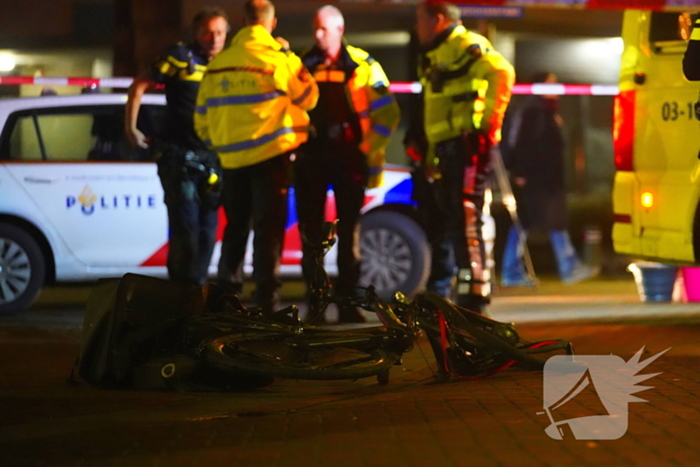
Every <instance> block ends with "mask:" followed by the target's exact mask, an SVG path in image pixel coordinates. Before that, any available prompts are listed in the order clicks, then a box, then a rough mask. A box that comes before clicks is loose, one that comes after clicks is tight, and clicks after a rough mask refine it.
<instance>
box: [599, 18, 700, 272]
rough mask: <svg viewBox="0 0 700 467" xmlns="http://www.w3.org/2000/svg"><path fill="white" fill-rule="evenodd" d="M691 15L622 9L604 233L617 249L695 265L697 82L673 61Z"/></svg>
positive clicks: (699, 217)
mask: <svg viewBox="0 0 700 467" xmlns="http://www.w3.org/2000/svg"><path fill="white" fill-rule="evenodd" d="M695 16H697V15H695V14H692V15H691V14H686V13H678V12H650V11H639V10H629V11H626V12H625V14H624V22H623V27H622V33H623V40H624V44H625V48H624V52H623V55H622V66H621V70H620V94H619V95H618V96H617V97H616V99H615V110H614V112H615V115H614V127H613V140H614V148H615V167H616V174H615V186H614V189H613V208H614V216H615V219H614V220H615V223H614V227H613V233H612V236H613V243H614V246H615V250H616V251H617V252H618V253H623V254H626V255H630V256H633V257H635V258H646V259H650V260H654V261H661V262H665V263H680V264H691V263H700V205H699V199H700V160H698V152H699V151H700V121H698V118H697V117H696V115H695V110H694V106H695V102H696V101H697V98H698V91H700V82H690V81H688V80H687V79H685V77H684V76H683V70H682V65H681V62H682V59H683V53H684V52H685V49H686V46H687V42H686V39H687V38H688V35H689V27H690V25H692V21H694V19H695Z"/></svg>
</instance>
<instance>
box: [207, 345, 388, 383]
mask: <svg viewBox="0 0 700 467" xmlns="http://www.w3.org/2000/svg"><path fill="white" fill-rule="evenodd" d="M202 357H203V358H204V359H205V360H206V361H207V362H209V363H211V364H212V365H215V366H217V367H218V368H222V369H225V370H231V371H243V372H250V373H254V374H259V375H271V376H274V377H277V378H290V379H310V380H338V379H359V378H368V377H372V376H377V375H378V374H380V373H382V372H385V371H388V370H389V369H390V368H391V367H392V366H393V365H394V363H395V362H397V361H398V360H399V358H400V356H399V355H396V354H393V353H389V352H386V351H384V350H381V349H372V350H358V349H356V348H350V347H342V346H338V345H334V346H328V345H319V346H317V347H314V346H313V345H305V343H303V342H302V343H301V344H300V342H299V339H290V338H284V337H282V338H279V337H271V336H270V335H263V336H241V335H227V336H222V337H218V338H214V339H212V340H211V341H209V342H208V343H207V344H206V346H205V348H204V350H203V352H202Z"/></svg>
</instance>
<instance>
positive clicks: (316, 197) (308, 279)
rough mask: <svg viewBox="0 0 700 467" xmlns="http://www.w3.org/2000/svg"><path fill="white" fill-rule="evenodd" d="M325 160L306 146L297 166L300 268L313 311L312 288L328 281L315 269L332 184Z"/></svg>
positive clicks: (313, 316) (311, 318)
mask: <svg viewBox="0 0 700 467" xmlns="http://www.w3.org/2000/svg"><path fill="white" fill-rule="evenodd" d="M324 156H327V153H325V152H323V153H322V151H321V148H319V147H318V146H311V145H305V146H303V147H302V148H301V149H300V150H299V151H298V152H297V160H296V161H295V163H294V164H295V165H294V196H295V199H296V211H297V220H298V225H299V234H300V236H301V238H302V252H303V256H302V261H301V266H302V271H303V273H304V281H305V283H306V290H307V303H308V305H309V310H310V311H311V310H316V307H317V303H316V301H315V298H314V295H313V293H312V288H314V287H322V286H323V284H317V282H319V281H323V279H327V278H324V277H322V274H323V272H322V271H319V270H318V268H317V267H316V264H317V259H318V258H317V257H318V255H322V254H323V252H322V251H320V248H321V241H322V240H323V239H322V238H321V235H322V232H323V223H324V221H325V207H326V194H327V192H328V184H329V180H328V172H327V170H325V167H324V165H323V161H322V158H323V157H324ZM321 261H322V260H321ZM317 274H319V276H317ZM314 284H316V285H314ZM317 311H318V310H317ZM318 319H319V317H318V316H317V315H316V314H309V315H307V317H306V320H307V321H313V322H317V320H318Z"/></svg>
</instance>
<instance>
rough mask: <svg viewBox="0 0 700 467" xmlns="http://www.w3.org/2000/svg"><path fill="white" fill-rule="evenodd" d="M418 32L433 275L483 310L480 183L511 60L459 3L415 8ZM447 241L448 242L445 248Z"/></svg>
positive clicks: (486, 294) (486, 291) (496, 132)
mask: <svg viewBox="0 0 700 467" xmlns="http://www.w3.org/2000/svg"><path fill="white" fill-rule="evenodd" d="M416 33H417V35H418V40H419V42H420V45H421V47H422V56H421V60H420V65H419V68H420V69H419V74H420V78H421V83H422V84H423V93H424V104H425V109H424V130H425V135H426V138H427V141H428V148H427V154H426V159H425V161H424V164H423V169H424V174H425V176H426V178H427V179H428V180H429V181H431V182H432V189H433V190H434V192H435V197H436V199H437V200H438V203H437V205H438V206H440V207H441V210H442V214H443V216H444V229H443V232H442V235H440V236H438V238H437V239H436V240H435V242H434V245H435V244H437V245H438V246H440V247H438V248H433V264H434V266H433V271H432V275H433V280H436V281H438V282H439V281H440V280H439V278H438V277H436V276H440V275H441V276H442V282H444V281H445V280H449V278H451V277H454V269H452V268H451V267H450V266H449V265H450V260H449V255H450V254H451V253H453V254H454V259H455V262H456V265H457V277H456V280H457V284H456V287H457V290H456V303H457V304H458V305H459V306H463V307H465V308H468V309H470V310H472V311H475V312H483V311H484V310H485V307H486V305H487V304H488V302H489V299H490V285H489V277H488V270H487V268H486V257H485V256H486V255H485V249H484V241H483V237H482V234H481V227H482V220H481V216H482V211H483V207H484V190H485V188H486V183H487V178H488V175H489V173H490V172H491V162H490V156H489V154H490V148H491V146H492V145H493V144H494V143H496V142H497V141H498V140H499V139H500V129H501V125H502V123H503V116H504V113H505V110H506V107H507V105H508V102H509V100H510V95H511V88H512V86H513V82H514V77H515V73H514V70H513V67H512V66H511V65H510V64H509V63H508V62H507V61H506V60H505V59H504V58H503V57H502V56H501V55H500V54H499V53H498V52H496V51H495V50H494V49H493V46H492V45H491V44H490V42H489V41H488V40H487V39H486V38H485V37H483V36H480V35H478V34H475V33H473V32H471V31H468V30H467V29H465V28H464V26H462V24H461V22H460V12H459V8H458V7H456V6H455V5H453V4H451V3H448V2H443V1H434V0H429V1H426V2H424V3H423V4H421V5H420V6H419V8H418V11H417V24H416ZM441 239H442V240H445V239H446V240H449V242H450V243H451V247H452V248H451V251H450V249H449V248H442V246H444V242H443V241H442V240H441Z"/></svg>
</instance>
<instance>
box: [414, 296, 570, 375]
mask: <svg viewBox="0 0 700 467" xmlns="http://www.w3.org/2000/svg"><path fill="white" fill-rule="evenodd" d="M427 299H428V300H429V301H430V302H432V303H433V305H434V306H436V307H437V308H439V309H442V311H443V313H445V318H446V319H447V321H448V322H450V324H451V325H453V326H455V327H457V328H459V329H462V330H464V331H466V332H467V333H469V334H470V335H472V336H474V337H475V338H476V339H477V340H479V341H481V342H483V343H485V344H487V345H489V346H491V347H492V348H493V350H497V351H498V352H500V353H502V354H503V355H505V356H507V357H508V358H511V359H513V360H515V361H516V362H518V363H519V364H521V365H523V366H524V367H526V368H528V369H531V370H542V369H544V364H545V361H544V360H541V359H539V358H536V357H533V356H531V354H533V353H538V352H537V351H536V350H535V349H532V350H530V351H528V349H527V348H526V347H523V348H519V347H517V346H516V345H514V344H512V343H511V342H508V341H506V340H504V339H503V338H502V337H500V336H497V335H495V334H493V333H491V332H489V331H487V330H486V329H481V328H480V327H479V326H476V325H475V324H474V323H472V322H471V321H470V320H469V319H467V317H466V316H465V315H464V314H463V313H472V312H471V311H469V310H466V309H463V308H460V307H458V306H456V305H455V304H453V303H450V302H449V301H447V300H445V299H444V298H442V297H440V296H439V295H437V294H428V295H427ZM460 310H461V311H460ZM561 348H562V349H563V348H564V347H561ZM559 349H560V347H559V346H558V345H556V346H555V345H554V344H548V347H547V348H546V350H559ZM546 350H545V349H540V351H541V352H544V351H546Z"/></svg>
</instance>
